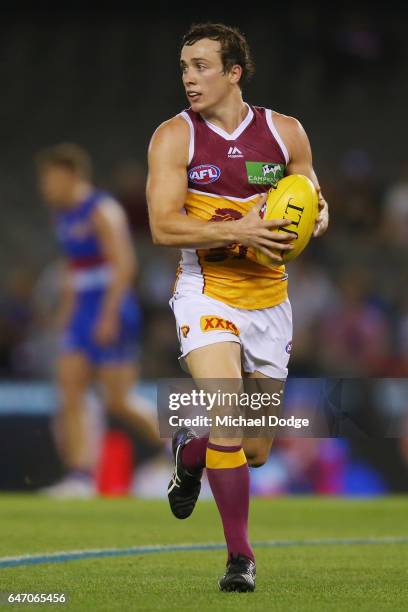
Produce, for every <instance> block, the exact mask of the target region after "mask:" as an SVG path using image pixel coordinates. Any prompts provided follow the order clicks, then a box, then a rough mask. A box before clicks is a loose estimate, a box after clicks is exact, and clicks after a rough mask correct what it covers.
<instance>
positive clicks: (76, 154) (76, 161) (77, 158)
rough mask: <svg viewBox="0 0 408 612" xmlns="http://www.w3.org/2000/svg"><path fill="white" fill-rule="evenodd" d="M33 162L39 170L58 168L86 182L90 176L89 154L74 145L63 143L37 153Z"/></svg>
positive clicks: (90, 163)
mask: <svg viewBox="0 0 408 612" xmlns="http://www.w3.org/2000/svg"><path fill="white" fill-rule="evenodd" d="M35 161H36V165H37V168H38V169H39V170H41V169H43V168H46V167H47V166H60V167H61V168H66V169H67V170H70V171H71V172H73V173H74V174H77V175H78V176H80V177H81V178H83V179H86V180H89V179H90V178H91V176H92V162H91V157H90V155H89V153H88V152H87V151H85V149H83V148H82V147H81V146H79V145H77V144H74V143H69V142H63V143H61V144H57V145H54V146H52V147H48V148H47V149H43V150H42V151H39V153H37V155H36V157H35Z"/></svg>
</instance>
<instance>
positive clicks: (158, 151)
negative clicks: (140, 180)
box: [149, 115, 190, 166]
mask: <svg viewBox="0 0 408 612" xmlns="http://www.w3.org/2000/svg"><path fill="white" fill-rule="evenodd" d="M189 144H190V127H189V125H188V123H187V121H186V120H185V119H183V117H181V116H180V115H176V116H175V117H172V118H171V119H168V120H167V121H164V122H163V123H161V124H160V125H159V126H158V127H157V128H156V130H155V131H154V133H153V136H152V138H151V140H150V144H149V159H150V160H151V159H152V158H155V157H156V156H159V157H161V156H170V159H174V160H177V161H181V160H185V162H186V163H185V165H186V166H187V160H188V150H189Z"/></svg>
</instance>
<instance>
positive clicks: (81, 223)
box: [54, 190, 112, 291]
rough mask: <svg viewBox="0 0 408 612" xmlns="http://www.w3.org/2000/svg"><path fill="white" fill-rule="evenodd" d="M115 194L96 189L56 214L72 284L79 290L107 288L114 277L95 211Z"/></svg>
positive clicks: (58, 230)
mask: <svg viewBox="0 0 408 612" xmlns="http://www.w3.org/2000/svg"><path fill="white" fill-rule="evenodd" d="M109 200H110V201H112V197H111V196H110V195H109V194H107V193H105V192H103V191H98V190H93V191H92V192H91V193H90V194H89V196H88V197H87V198H85V199H84V200H83V201H82V202H80V203H79V205H78V206H76V207H75V208H70V209H68V210H65V211H62V212H58V213H56V215H55V218H54V220H55V231H56V234H57V238H58V241H59V243H60V245H61V247H62V249H63V251H64V254H65V255H66V257H67V259H68V263H69V268H70V271H71V279H72V284H73V287H74V288H75V289H76V290H77V291H86V290H95V289H106V287H107V286H108V285H109V282H110V280H111V274H112V272H111V269H110V266H109V264H108V262H107V261H106V259H105V257H104V255H103V251H102V247H101V245H100V242H99V239H98V236H97V234H96V231H95V226H94V221H93V214H94V212H95V209H96V208H97V207H98V206H100V205H103V202H106V201H109Z"/></svg>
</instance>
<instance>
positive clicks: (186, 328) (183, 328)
mask: <svg viewBox="0 0 408 612" xmlns="http://www.w3.org/2000/svg"><path fill="white" fill-rule="evenodd" d="M180 331H181V333H182V334H183V338H187V336H188V333H189V331H190V327H189V325H182V326H181V327H180Z"/></svg>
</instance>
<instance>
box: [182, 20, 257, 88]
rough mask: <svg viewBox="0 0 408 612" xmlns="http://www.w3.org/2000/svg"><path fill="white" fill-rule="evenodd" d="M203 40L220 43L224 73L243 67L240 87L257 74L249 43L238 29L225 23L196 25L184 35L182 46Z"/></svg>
mask: <svg viewBox="0 0 408 612" xmlns="http://www.w3.org/2000/svg"><path fill="white" fill-rule="evenodd" d="M203 38H209V39H210V40H217V41H219V43H220V45H221V61H222V65H223V67H224V72H228V71H229V70H231V68H232V67H233V66H235V65H236V64H238V65H239V66H241V68H242V76H241V80H240V83H239V85H240V87H241V86H242V84H243V83H246V82H248V81H249V79H250V78H251V77H252V75H253V74H254V72H255V66H254V62H253V60H252V57H251V51H250V48H249V45H248V42H247V40H246V38H245V36H244V35H243V34H242V33H241V32H240V31H239V30H238V28H233V27H230V26H226V25H224V24H223V23H196V24H193V25H192V26H191V28H190V29H189V31H188V32H187V33H186V34H184V36H183V38H182V41H181V46H182V47H184V45H188V46H189V45H194V44H195V43H196V42H198V41H199V40H202V39H203Z"/></svg>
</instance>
